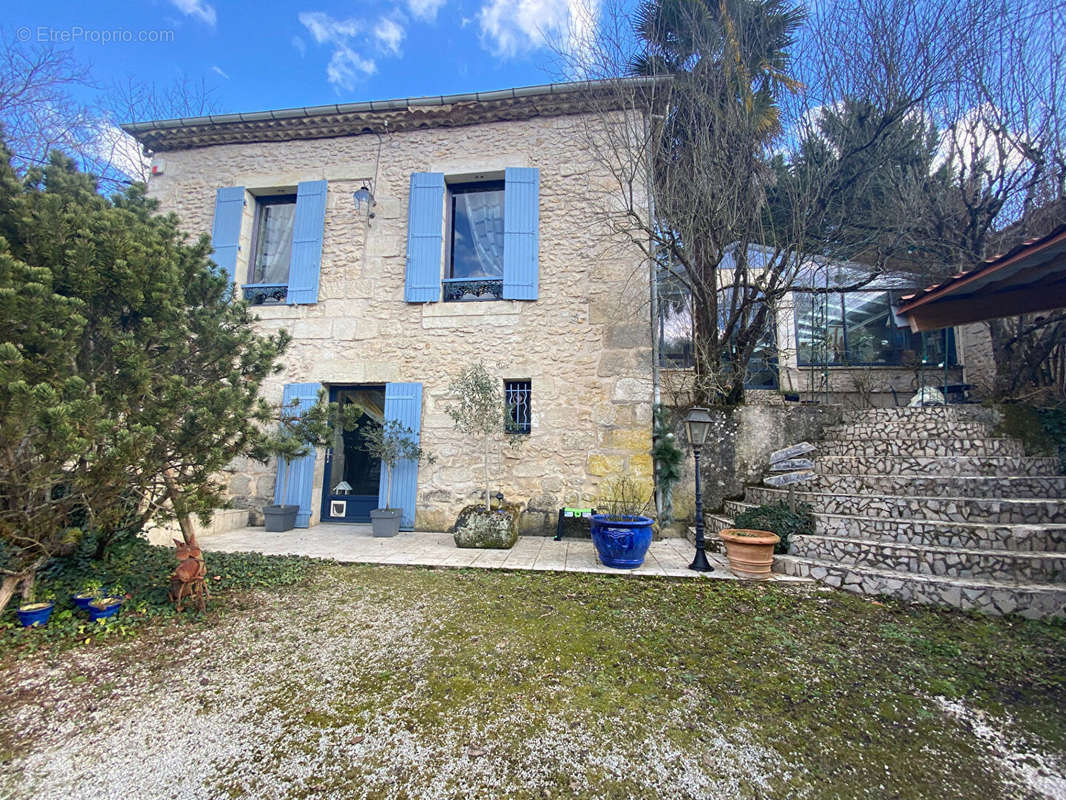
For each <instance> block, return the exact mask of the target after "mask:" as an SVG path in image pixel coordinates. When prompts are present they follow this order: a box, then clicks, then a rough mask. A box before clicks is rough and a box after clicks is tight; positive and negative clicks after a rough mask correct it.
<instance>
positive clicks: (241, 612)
mask: <svg viewBox="0 0 1066 800" xmlns="http://www.w3.org/2000/svg"><path fill="white" fill-rule="evenodd" d="M364 569H369V568H364ZM377 569H389V568H377ZM337 574H338V573H336V572H334V573H327V574H326V575H324V576H322V577H320V578H317V579H316V582H315V585H314V586H313V587H311V588H310V589H309V590H306V591H296V592H283V593H268V592H261V593H255V594H250V595H246V596H245V597H244V598H242V601H241V607H240V608H236V609H230V610H229V611H227V613H225V614H223V615H221V616H220V617H219V618H218V619H217V620H216V622H215V624H214V625H212V626H185V627H184V628H183V627H181V626H180V625H179V624H175V625H172V626H170V627H168V628H166V629H165V630H159V631H155V632H148V633H146V634H144V635H142V636H141V637H139V638H138V639H137V640H136V641H127V642H122V643H119V644H115V645H110V646H102V647H94V648H91V649H89V648H86V649H81V650H71V651H67V652H65V653H61V654H58V655H55V656H52V657H47V658H46V657H42V658H41V659H40V660H35V659H31V658H24V659H19V660H14V661H11V662H9V663H8V665H7V669H5V670H4V672H3V673H2V674H0V725H2V727H3V729H4V730H5V731H8V732H18V735H17V736H14V737H13V738H9V739H8V740H6V742H5V743H4V746H2V747H0V797H3V798H11V800H19V799H21V798H37V799H39V800H49V799H50V798H57V799H60V798H61V799H63V800H67V799H68V798H87V799H88V798H92V800H108V799H109V798H115V799H116V800H119V799H120V798H121V800H128V799H129V798H137V799H138V800H148V799H150V798H226V797H255V798H264V799H270V798H301V797H315V798H413V797H419V798H459V797H464V798H465V797H502V796H508V797H521V798H527V797H528V798H540V797H543V798H549V797H560V796H567V797H578V798H586V797H587V798H593V797H597V798H598V797H616V798H624V797H647V798H738V797H745V798H769V797H801V796H805V794H806V793H805V792H804V791H793V790H790V791H789V792H787V793H780V788H779V787H781V786H786V785H789V786H795V785H796V784H795V783H794V782H793V781H794V779H795V778H796V777H797V773H796V772H795V770H794V768H792V767H790V765H789V764H788V763H787V762H786V761H785V760H784V759H782V758H781V757H780V756H779V755H778V754H777V753H776V752H775V751H774V750H773V749H770V748H768V747H766V746H765V745H760V744H759V743H758V742H757V740H758V738H759V737H756V736H754V735H752V730H751V729H749V728H746V727H745V725H743V724H736V723H731V724H729V725H728V726H727V727H723V725H722V722H721V721H720V720H716V717H715V715H714V714H710V713H707V708H708V698H707V696H706V694H705V693H703V692H701V691H700V689H699V688H698V687H697V686H696V685H693V686H691V687H690V688H685V689H682V690H681V691H679V692H677V693H673V694H671V695H670V696H669V701H668V702H667V701H666V699H665V698H664V701H663V702H662V703H661V704H660V705H659V706H658V707H654V708H648V707H647V706H646V704H643V703H642V704H634V705H629V706H625V705H623V706H619V704H618V702H616V701H612V702H602V703H600V702H598V700H597V698H598V695H597V694H596V691H595V690H593V692H592V694H591V695H587V696H586V695H581V698H580V699H581V702H577V700H578V695H576V694H572V695H571V696H570V698H569V699H567V692H568V691H570V690H571V684H569V683H567V681H568V680H570V678H569V677H568V676H564V675H553V673H552V672H551V671H550V669H548V670H547V671H546V669H545V665H544V663H543V662H544V661H545V660H548V661H550V657H549V658H548V659H545V658H544V657H543V656H542V655H533V656H529V657H528V658H527V654H525V653H523V652H521V650H522V647H523V645H522V644H520V643H518V642H516V641H512V639H511V638H508V637H507V636H506V635H504V636H486V637H485V639H484V642H483V643H481V644H482V646H481V647H480V649H479V648H478V644H479V643H478V642H476V641H474V644H473V647H474V650H473V653H474V655H473V656H469V653H468V654H467V655H466V656H464V658H473V659H474V666H473V671H474V673H475V674H476V673H477V672H478V670H482V671H483V672H484V674H485V675H486V676H487V679H489V678H491V681H492V682H493V683H492V686H493V687H497V686H504V685H511V686H512V689H511V690H509V691H507V692H506V693H503V692H497V691H496V689H495V688H493V690H492V691H488V692H487V693H486V692H485V691H479V686H478V684H477V682H476V680H474V681H471V680H468V679H467V678H466V677H464V675H465V673H463V674H458V673H454V674H453V673H452V672H451V671H450V669H451V668H450V666H449V663H450V662H449V658H448V655H449V654H448V653H447V652H442V648H441V642H442V641H443V642H447V626H448V625H451V624H454V619H455V617H454V615H455V613H456V612H455V608H454V606H449V608H448V609H445V608H444V607H443V606H441V605H439V604H438V603H437V602H436V598H432V597H426V598H423V599H418V598H412V597H410V596H397V595H395V594H393V593H391V592H390V591H389V589H388V586H387V584H379V585H374V584H373V582H366V583H365V584H358V585H353V584H352V583H351V582H348V581H342V580H337V579H336V575H337ZM355 574H359V573H355ZM363 574H366V573H363ZM470 588H471V590H472V591H477V590H478V585H477V583H476V582H475V581H471V587H470ZM501 597H502V595H501ZM452 599H453V600H454V598H452ZM459 613H460V615H461V611H460V612H459ZM486 627H489V626H486ZM478 638H479V637H477V636H474V637H472V639H473V640H477V639H478ZM464 646H467V647H469V646H471V645H470V642H466V643H464ZM622 658H623V659H624V658H625V655H624V654H622ZM555 660H556V661H558V660H559V659H558V658H556V659H555ZM549 667H550V664H549ZM534 668H535V669H536V670H537V672H536V675H537V678H536V682H535V683H534V684H532V685H530V684H529V683H528V681H529V678H528V676H529V674H530V673H529V670H530V669H534ZM553 681H556V682H558V683H553ZM442 686H443V687H447V688H446V689H442V688H441V687H442ZM560 697H561V698H563V702H554V700H556V699H557V698H560ZM571 700H572V701H573V702H571ZM941 705H942V706H943V716H944V719H945V720H951V719H954V718H957V719H959V720H962V723H960V724H958V727H957V730H959V731H962V730H971V731H973V733H974V735H973V739H974V746H975V747H978V748H980V749H981V750H983V751H984V752H987V753H989V754H990V756H995V757H998V758H999V759H1000V761H1001V762H1002V769H1001V772H1002V773H1003V775H1004V780H1006V781H1008V783H1009V785H1011V786H1014V787H1015V788H1014V789H1009V791H1008V792H1006V793H1005V794H1004V795H1003V796H1004V797H1020V798H1043V797H1052V798H1053V797H1064V796H1066V794H1061V793H1059V792H1060V791H1061V790H1062V788H1063V787H1064V786H1066V783H1063V782H1062V772H1061V769H1060V767H1059V764H1058V762H1057V761H1055V759H1053V758H1051V757H1047V758H1044V757H1042V756H1040V755H1039V754H1032V757H1030V754H1026V753H1024V752H1023V753H1021V754H1018V753H1015V752H1012V751H1009V749H1008V750H1005V745H1004V741H1005V740H1004V739H1003V737H1002V736H999V738H996V734H994V733H989V731H990V730H991V729H990V728H988V726H987V725H986V726H984V727H978V728H975V724H974V721H973V719H974V718H973V715H972V713H971V712H970V711H969V710H968V709H967V708H966V706H965V704H963V703H962V702H959V701H952V702H950V703H948V702H943V703H941ZM783 722H786V721H783ZM951 724H952V725H955V724H956V723H955V722H954V721H952V722H951ZM786 727H787V726H786ZM953 730H956V729H955V728H953ZM801 735H808V734H806V733H803V734H801ZM0 741H2V740H0ZM763 741H765V738H764V739H763ZM1034 758H1035V759H1038V760H1037V761H1034V760H1033V759H1034ZM1033 763H1037V764H1038V765H1039V768H1038V769H1029V767H1028V766H1027V765H1031V764H1033ZM1026 770H1028V772H1027V771H1026ZM801 772H802V770H801ZM800 778H801V784H800V785H802V784H803V783H805V782H806V781H807V776H806V775H800ZM810 780H811V781H812V785H813V784H814V782H815V781H816V778H814V777H812V778H811V779H810ZM775 787H777V788H775ZM824 788H825V787H824V786H823V787H822V790H824ZM957 791H958V790H957V789H948V790H947V793H946V794H944V795H943V796H944V797H959V796H962V795H961V794H958V793H957ZM860 795H864V796H883V797H907V795H905V794H898V793H895V792H893V791H891V790H889V789H886V788H885V786H881V787H880V790H879V789H878V787H876V786H875V787H872V791H868V792H858V791H849V792H845V793H843V794H842V795H841V796H860ZM816 796H818V797H822V796H835V795H833V794H829V795H826V794H825V793H824V791H823V793H821V794H817V795H816ZM975 796H976V795H975ZM908 800H909V798H908ZM989 800H990V799H989Z"/></svg>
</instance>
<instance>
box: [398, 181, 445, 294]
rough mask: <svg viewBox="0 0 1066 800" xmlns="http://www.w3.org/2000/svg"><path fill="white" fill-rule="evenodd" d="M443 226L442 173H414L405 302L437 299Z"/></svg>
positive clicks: (408, 218) (408, 217) (409, 200)
mask: <svg viewBox="0 0 1066 800" xmlns="http://www.w3.org/2000/svg"><path fill="white" fill-rule="evenodd" d="M443 225H444V173H443V172H415V173H413V174H412V175H411V196H410V198H409V199H408V201H407V282H406V284H405V285H404V290H403V299H404V300H406V301H407V302H408V303H435V302H436V301H438V300H440V277H441V275H440V263H441V261H440V255H441V247H442V246H443V244H444V237H443V235H442V233H441V228H442V227H443Z"/></svg>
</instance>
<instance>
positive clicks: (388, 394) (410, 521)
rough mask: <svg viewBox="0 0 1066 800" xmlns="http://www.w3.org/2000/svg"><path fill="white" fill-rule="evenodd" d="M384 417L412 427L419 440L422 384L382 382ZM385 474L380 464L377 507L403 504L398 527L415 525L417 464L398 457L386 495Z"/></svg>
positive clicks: (397, 506) (394, 506)
mask: <svg viewBox="0 0 1066 800" xmlns="http://www.w3.org/2000/svg"><path fill="white" fill-rule="evenodd" d="M385 419H386V420H390V419H394V420H396V421H397V422H399V423H400V424H401V425H405V426H407V427H408V428H410V429H411V430H412V431H414V434H415V441H418V439H419V437H420V435H421V431H422V384H421V383H387V384H385ZM387 484H388V476H387V475H386V473H385V465H384V464H382V465H381V485H380V487H379V488H378V507H379V508H402V509H403V519H402V520H401V522H400V527H401V528H404V529H405V530H411V529H412V528H413V527H414V526H415V496H416V494H417V491H418V464H417V463H416V462H414V461H400V462H399V463H398V464H397V465H396V466H395V467H394V468H393V470H392V497H388V498H386V497H385V487H386V485H387Z"/></svg>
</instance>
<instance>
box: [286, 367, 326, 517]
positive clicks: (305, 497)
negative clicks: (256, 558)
mask: <svg viewBox="0 0 1066 800" xmlns="http://www.w3.org/2000/svg"><path fill="white" fill-rule="evenodd" d="M321 389H322V384H321V383H286V384H285V391H284V392H283V393H282V395H281V404H282V413H285V414H293V415H295V416H303V415H304V414H305V413H307V411H308V410H309V409H310V408H311V407H312V406H314V404H315V403H316V402H317V401H318V393H319V391H320V390H321ZM294 400H295V401H296V402H297V405H296V406H293V401H294ZM286 472H288V473H289V481H288V491H287V492H286V494H285V497H282V496H281V493H282V491H283V490H284V489H285V473H286ZM314 477H315V451H314V449H312V450H311V452H310V453H308V454H307V455H306V456H304V457H303V458H297V459H296V460H294V461H291V462H289V463H286V462H284V461H282V460H281V459H278V478H277V481H276V482H275V484H274V502H275V503H277V504H278V505H284V506H299V507H300V510H299V511H297V512H296V527H297V528H306V527H307V526H308V525H310V524H311V489H312V483H313V481H314Z"/></svg>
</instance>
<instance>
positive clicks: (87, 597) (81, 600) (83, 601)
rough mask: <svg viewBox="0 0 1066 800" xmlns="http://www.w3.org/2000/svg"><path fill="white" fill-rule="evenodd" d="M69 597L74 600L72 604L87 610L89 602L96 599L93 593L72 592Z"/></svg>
mask: <svg viewBox="0 0 1066 800" xmlns="http://www.w3.org/2000/svg"><path fill="white" fill-rule="evenodd" d="M70 599H71V600H73V601H74V605H76V606H77V607H78V608H80V609H81V610H82V611H88V610H89V603H91V602H92V601H93V600H95V599H96V595H95V594H72V595H71V596H70Z"/></svg>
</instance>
